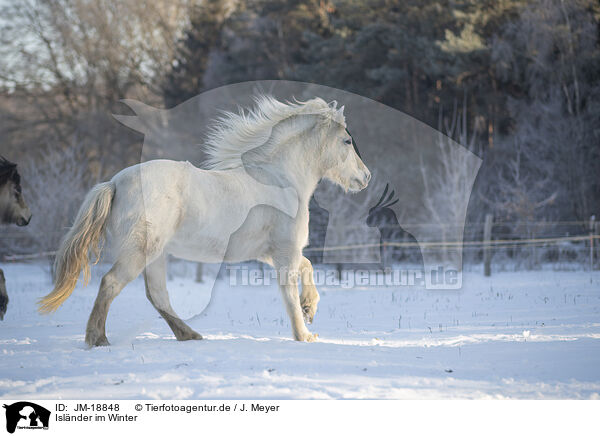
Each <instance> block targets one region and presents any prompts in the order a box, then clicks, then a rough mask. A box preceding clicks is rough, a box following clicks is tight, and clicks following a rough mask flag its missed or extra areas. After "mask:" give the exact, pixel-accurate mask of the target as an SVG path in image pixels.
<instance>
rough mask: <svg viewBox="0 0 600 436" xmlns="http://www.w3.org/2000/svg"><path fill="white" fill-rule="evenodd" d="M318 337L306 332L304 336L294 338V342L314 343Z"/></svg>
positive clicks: (315, 334)
mask: <svg viewBox="0 0 600 436" xmlns="http://www.w3.org/2000/svg"><path fill="white" fill-rule="evenodd" d="M318 337H319V335H318V334H317V333H310V332H308V333H307V334H306V335H305V336H295V338H294V339H295V340H297V341H299V342H315V341H316V340H317V338H318Z"/></svg>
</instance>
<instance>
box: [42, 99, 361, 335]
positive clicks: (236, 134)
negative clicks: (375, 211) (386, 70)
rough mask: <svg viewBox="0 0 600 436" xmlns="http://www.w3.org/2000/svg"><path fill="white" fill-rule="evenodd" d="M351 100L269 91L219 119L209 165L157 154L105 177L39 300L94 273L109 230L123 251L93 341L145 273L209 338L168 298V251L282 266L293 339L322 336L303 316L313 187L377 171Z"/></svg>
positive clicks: (348, 185)
mask: <svg viewBox="0 0 600 436" xmlns="http://www.w3.org/2000/svg"><path fill="white" fill-rule="evenodd" d="M343 110H344V108H343V107H342V108H341V109H337V108H336V104H335V103H331V104H327V103H326V102H325V101H323V100H322V99H320V98H314V99H312V100H309V101H307V102H298V103H281V102H279V101H277V100H275V99H273V98H271V97H260V98H258V99H257V102H256V107H255V108H254V109H253V110H251V111H249V112H248V113H244V112H241V113H240V114H234V113H225V115H224V116H223V117H222V118H220V119H219V120H217V121H216V123H215V125H214V127H213V129H212V131H211V132H210V133H209V135H208V139H207V141H206V145H207V152H208V154H209V159H208V165H209V169H208V170H203V169H199V168H196V167H194V166H192V165H191V164H190V163H189V162H175V161H168V160H156V161H150V162H146V163H143V164H140V165H135V166H132V167H129V168H126V169H125V170H123V171H121V172H119V173H118V174H117V175H115V176H114V177H113V178H112V180H111V181H109V182H106V183H101V184H98V185H96V186H95V187H94V188H93V189H92V190H91V191H90V192H89V193H88V195H87V197H86V199H85V201H84V203H83V205H82V206H81V208H80V210H79V213H78V214H77V217H76V219H75V223H74V225H73V227H72V228H71V229H70V230H69V232H68V233H67V235H66V236H65V238H64V240H63V242H62V243H61V246H60V249H59V252H58V254H57V258H56V271H57V280H56V285H55V287H54V290H53V291H52V292H51V293H50V294H48V295H47V296H46V297H44V298H43V299H41V300H40V302H39V304H40V308H39V310H40V311H41V312H52V311H54V310H56V309H57V308H58V307H59V306H60V305H61V304H62V303H63V302H64V301H65V300H66V299H67V298H68V297H69V295H71V293H72V292H73V289H74V287H75V285H76V283H77V280H78V278H79V274H80V272H81V271H82V270H83V272H84V281H87V279H88V278H89V259H88V252H89V250H90V249H91V250H92V251H94V252H95V253H96V256H99V254H100V249H101V247H100V240H101V239H102V237H103V235H104V234H105V233H106V234H108V235H109V236H110V238H109V239H110V240H111V241H112V243H113V244H114V245H115V246H116V247H117V250H116V251H117V253H118V254H117V256H116V261H115V263H114V265H113V266H112V268H111V269H110V271H109V272H108V273H106V275H105V276H104V277H103V278H102V282H101V284H100V290H99V292H98V296H97V298H96V302H95V304H94V308H93V310H92V313H91V315H90V318H89V321H88V324H87V329H86V338H85V340H86V343H87V344H88V345H89V346H98V345H108V340H107V338H106V333H105V323H106V317H107V315H108V310H109V306H110V304H111V302H112V301H113V299H114V298H115V297H116V296H117V295H118V294H119V293H120V292H121V290H122V289H123V287H124V286H125V285H126V284H127V283H129V282H130V281H132V280H133V279H135V278H136V277H137V276H138V275H139V274H140V273H141V272H144V277H145V283H146V296H147V297H148V299H149V300H150V302H151V303H152V305H153V306H154V307H155V308H156V310H158V312H159V313H160V314H161V316H162V317H163V318H164V319H165V320H166V322H167V323H168V324H169V326H170V328H171V329H172V330H173V333H174V334H175V337H176V338H177V339H178V340H189V339H202V336H200V334H198V333H197V332H195V331H194V330H192V329H191V328H190V327H189V326H188V325H186V324H185V323H184V322H183V321H182V320H181V319H180V318H179V317H178V316H177V315H176V314H175V312H174V311H173V308H172V307H171V304H170V302H169V295H168V293H167V288H166V274H165V269H166V255H167V254H172V255H174V256H176V257H179V258H183V259H188V260H193V261H198V262H222V261H225V262H240V261H246V260H254V259H257V260H260V261H262V262H265V263H267V264H269V265H271V266H273V267H274V268H275V269H276V271H277V274H278V281H279V285H280V290H281V293H282V296H283V300H284V303H285V308H286V310H287V313H288V315H289V317H290V320H291V325H292V331H293V336H294V339H296V340H298V341H313V340H314V339H315V338H316V335H313V334H311V333H310V332H309V330H308V329H307V328H306V325H305V323H304V319H303V317H306V318H307V320H308V321H312V317H313V316H314V313H315V312H316V310H317V303H318V301H319V294H318V293H317V290H316V288H315V285H314V281H313V270H312V265H311V264H310V262H309V260H308V259H307V258H305V257H303V255H302V248H303V247H304V246H305V245H306V244H307V241H308V220H309V213H308V203H309V200H310V197H311V195H312V194H313V192H314V190H315V188H316V186H317V184H318V182H319V181H320V180H321V179H323V178H326V179H329V180H331V181H332V182H334V183H336V184H338V185H340V186H341V187H343V188H344V189H345V190H347V191H348V190H349V191H352V192H356V191H359V190H361V189H364V188H365V187H366V186H367V184H368V182H369V180H370V178H371V174H370V172H369V170H368V169H367V167H366V166H365V165H364V163H363V162H362V161H361V159H360V158H359V156H358V155H357V154H356V152H355V150H354V148H353V146H352V138H351V137H350V135H349V134H348V132H347V131H346V122H345V118H344V115H343ZM299 277H300V278H301V280H302V296H299V295H298V278H299Z"/></svg>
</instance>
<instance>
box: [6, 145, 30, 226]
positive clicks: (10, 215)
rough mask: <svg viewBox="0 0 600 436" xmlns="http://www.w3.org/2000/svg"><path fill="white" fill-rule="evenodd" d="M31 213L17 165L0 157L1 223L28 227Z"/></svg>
mask: <svg viewBox="0 0 600 436" xmlns="http://www.w3.org/2000/svg"><path fill="white" fill-rule="evenodd" d="M30 220H31V211H30V210H29V207H27V204H25V200H24V199H23V193H22V192H21V177H20V176H19V172H18V171H17V165H16V164H14V163H12V162H9V161H7V160H6V159H4V158H3V157H0V222H2V223H4V224H13V223H14V224H16V225H18V226H26V225H27V224H29V221H30Z"/></svg>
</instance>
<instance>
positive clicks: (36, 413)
mask: <svg viewBox="0 0 600 436" xmlns="http://www.w3.org/2000/svg"><path fill="white" fill-rule="evenodd" d="M4 408H5V409H6V431H8V432H9V433H14V432H15V430H16V429H17V428H18V429H45V430H47V429H48V426H49V424H50V411H49V410H48V409H46V408H44V407H42V406H40V405H38V404H35V403H30V402H28V401H19V402H18V403H13V404H10V405H7V404H5V405H4Z"/></svg>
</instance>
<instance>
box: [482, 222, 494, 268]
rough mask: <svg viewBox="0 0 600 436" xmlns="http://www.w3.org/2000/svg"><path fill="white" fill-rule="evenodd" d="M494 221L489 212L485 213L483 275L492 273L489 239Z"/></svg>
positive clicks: (490, 238)
mask: <svg viewBox="0 0 600 436" xmlns="http://www.w3.org/2000/svg"><path fill="white" fill-rule="evenodd" d="M493 222H494V217H493V216H492V214H491V213H488V214H486V215H485V223H484V225H483V275H485V276H486V277H489V276H491V275H492V268H491V263H492V250H491V244H490V242H491V240H492V224H493Z"/></svg>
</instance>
